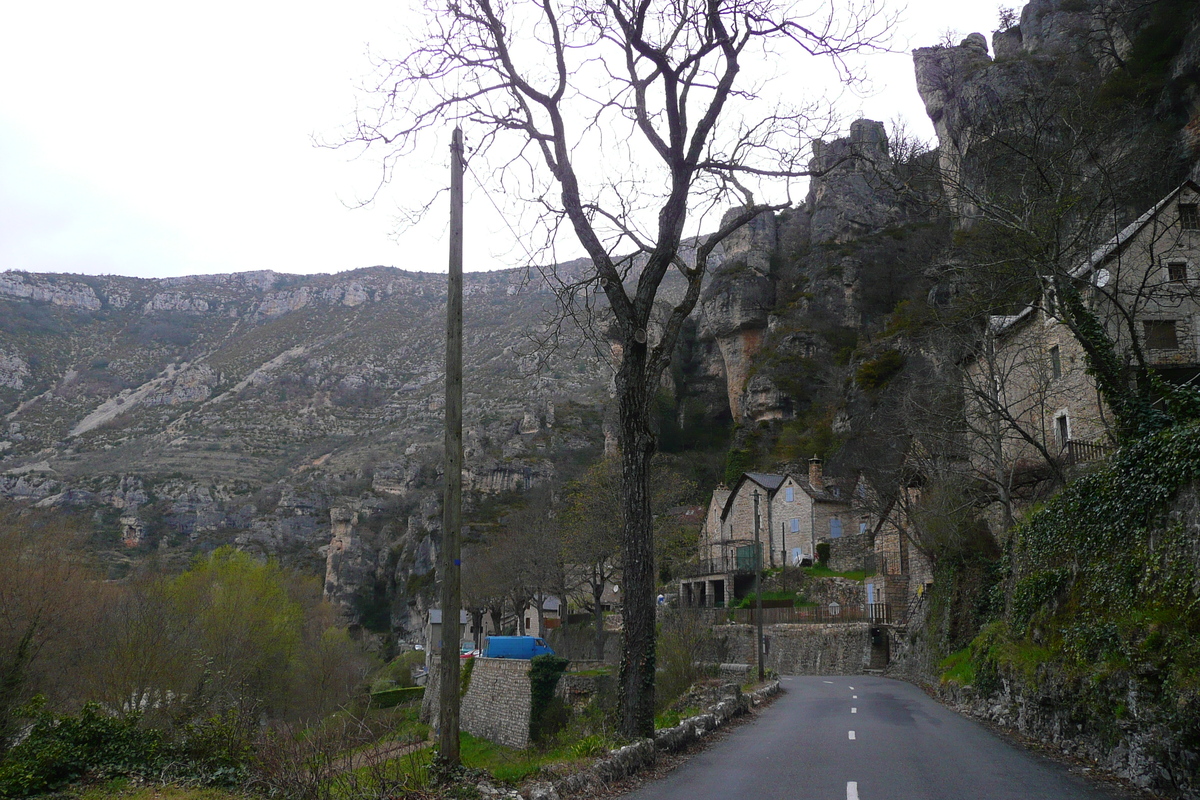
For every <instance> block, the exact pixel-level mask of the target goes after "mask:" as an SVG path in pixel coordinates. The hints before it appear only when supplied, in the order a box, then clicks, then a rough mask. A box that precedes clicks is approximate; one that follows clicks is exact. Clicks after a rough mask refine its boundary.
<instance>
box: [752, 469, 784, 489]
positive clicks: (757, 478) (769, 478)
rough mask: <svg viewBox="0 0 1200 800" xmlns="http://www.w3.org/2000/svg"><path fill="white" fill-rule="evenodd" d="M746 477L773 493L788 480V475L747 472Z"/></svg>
mask: <svg viewBox="0 0 1200 800" xmlns="http://www.w3.org/2000/svg"><path fill="white" fill-rule="evenodd" d="M746 477H747V478H749V479H750V480H752V481H754V482H755V483H757V484H758V485H759V486H762V487H764V488H766V489H768V490H770V491H772V492H773V491H775V490H776V489H778V488H779V486H780V485H781V484H782V483H783V482H784V480H786V479H787V476H786V475H776V474H775V473H773V472H747V473H746Z"/></svg>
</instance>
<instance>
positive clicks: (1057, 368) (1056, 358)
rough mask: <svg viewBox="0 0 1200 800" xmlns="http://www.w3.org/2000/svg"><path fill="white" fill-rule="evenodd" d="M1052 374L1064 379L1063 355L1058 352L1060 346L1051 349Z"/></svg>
mask: <svg viewBox="0 0 1200 800" xmlns="http://www.w3.org/2000/svg"><path fill="white" fill-rule="evenodd" d="M1050 374H1051V375H1052V376H1053V377H1055V378H1061V377H1062V355H1061V354H1060V353H1059V351H1058V345H1054V347H1051V348H1050Z"/></svg>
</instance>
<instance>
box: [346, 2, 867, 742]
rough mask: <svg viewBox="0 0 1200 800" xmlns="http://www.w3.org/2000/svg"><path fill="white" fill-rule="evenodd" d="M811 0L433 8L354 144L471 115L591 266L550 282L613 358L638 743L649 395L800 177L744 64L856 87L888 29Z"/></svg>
mask: <svg viewBox="0 0 1200 800" xmlns="http://www.w3.org/2000/svg"><path fill="white" fill-rule="evenodd" d="M808 5H809V7H808V8H805V7H803V6H802V4H798V3H792V2H783V1H781V0H725V1H724V2H722V0H707V1H706V2H694V1H692V0H684V2H679V3H672V4H666V5H663V4H652V3H650V2H645V0H637V1H636V2H635V0H573V1H572V2H566V3H561V4H560V3H555V2H552V0H539V1H538V2H499V1H498V0H462V1H461V2H454V3H451V4H450V5H449V6H445V5H443V4H441V3H431V4H430V5H429V6H428V12H427V17H426V19H425V20H424V28H423V33H422V35H421V36H420V37H419V38H418V40H417V41H416V42H415V43H414V45H413V49H412V51H411V52H410V53H408V54H407V55H405V56H403V57H401V58H399V59H396V60H388V61H384V62H383V63H382V65H381V66H382V71H383V77H382V79H381V81H380V83H379V87H378V89H379V90H378V92H377V93H376V95H375V97H376V98H377V99H378V101H379V102H378V104H377V106H376V107H375V108H374V109H371V110H370V111H369V112H368V113H365V114H362V115H360V119H359V120H358V124H357V127H356V130H355V131H354V132H353V134H352V135H351V136H349V137H348V139H349V141H352V142H358V143H364V144H366V145H367V146H368V147H371V146H375V147H378V148H381V149H382V150H383V151H384V164H385V176H386V175H387V174H390V171H391V169H392V168H393V167H394V166H395V163H396V161H397V160H398V159H401V158H403V157H405V156H407V155H410V154H412V153H413V152H415V150H416V148H417V146H418V143H419V142H420V141H421V140H422V139H424V138H425V137H426V136H427V135H431V134H432V132H433V131H434V130H435V129H441V128H443V127H445V126H448V125H449V124H451V123H454V124H463V125H465V126H466V127H467V129H468V131H469V132H470V133H471V134H472V138H473V139H474V141H475V144H476V149H475V154H474V156H473V160H474V161H475V162H476V163H478V162H480V161H487V160H488V159H489V158H490V159H492V164H493V166H494V169H495V171H494V173H493V177H494V179H495V182H496V184H497V185H498V186H499V187H500V188H501V189H502V190H504V191H506V192H508V193H510V194H514V195H520V196H522V197H523V199H526V200H528V201H530V203H531V204H532V205H533V207H535V208H537V209H538V210H539V212H540V217H539V220H538V223H539V224H540V227H539V229H540V230H541V232H542V234H543V235H544V237H545V238H544V241H545V242H546V244H547V248H548V249H547V251H544V252H547V253H548V254H549V255H553V253H552V252H551V251H552V250H553V245H554V243H555V241H556V237H557V235H558V234H559V232H560V228H562V227H563V226H565V227H566V228H568V229H569V231H570V232H571V233H572V234H573V235H574V238H575V239H576V240H577V241H578V244H579V245H580V246H581V247H582V248H583V250H584V251H585V252H586V253H587V256H588V258H589V259H590V262H591V268H590V270H586V271H584V273H583V274H582V275H577V276H555V277H557V278H558V279H559V280H558V288H559V293H560V301H561V302H560V304H561V306H562V308H563V309H564V311H565V312H567V313H574V312H575V311H576V310H578V309H579V307H580V306H581V305H582V307H584V308H590V307H591V306H592V304H593V303H595V302H596V301H597V300H598V299H600V296H601V295H602V297H603V300H604V301H606V302H607V305H608V307H609V313H611V315H612V317H613V318H614V320H615V332H616V335H617V340H618V342H617V343H618V345H619V350H620V356H619V363H618V365H617V368H616V397H617V414H618V419H619V432H618V439H619V441H618V444H619V446H620V451H621V459H622V467H621V475H622V485H623V487H624V489H623V493H622V495H623V509H622V514H621V525H622V535H621V539H622V542H621V547H622V551H623V555H624V560H625V578H624V583H625V597H626V605H625V640H624V641H625V645H624V653H623V657H622V667H621V699H620V706H621V719H622V722H621V730H622V732H623V733H625V734H626V735H629V736H635V735H636V736H645V735H649V734H650V733H651V732H652V731H653V716H654V673H655V656H654V647H655V645H654V572H653V560H654V559H653V548H652V538H653V536H652V523H651V518H650V498H649V492H648V488H647V487H648V479H649V464H650V457H651V455H652V454H653V453H654V450H655V437H654V433H653V431H652V429H651V425H650V419H651V406H652V400H653V397H654V394H655V392H656V391H657V389H658V386H659V381H660V378H661V376H662V374H663V370H664V368H665V367H666V365H667V364H668V362H669V361H670V359H671V357H672V354H673V353H674V350H675V345H676V342H677V340H678V337H679V332H680V328H681V327H682V325H683V322H684V320H685V319H686V318H687V316H688V315H689V314H690V313H691V311H692V309H693V308H694V307H695V305H696V302H697V299H698V298H699V295H700V287H701V281H702V280H703V277H704V274H705V271H706V269H707V266H708V261H709V258H710V256H711V254H712V253H713V251H714V250H715V249H716V248H717V247H718V246H719V245H720V243H721V242H722V241H723V240H724V239H725V238H727V237H728V236H729V235H730V234H731V233H732V232H733V231H735V230H737V229H738V228H739V227H741V226H742V225H744V224H746V223H747V222H748V221H750V220H752V219H753V218H754V217H756V216H757V215H759V214H761V213H764V212H769V211H772V210H775V209H779V208H782V207H784V206H785V205H786V203H779V204H771V203H764V202H761V201H758V200H756V199H755V196H754V193H753V192H752V191H751V188H752V186H753V185H754V184H755V182H758V181H761V180H763V179H769V178H780V179H787V178H795V177H801V176H803V175H805V174H806V171H805V170H804V169H802V168H801V167H800V164H801V163H802V162H801V160H800V159H801V157H802V155H803V154H802V153H801V152H800V150H799V148H798V143H799V142H800V141H801V137H802V136H803V135H804V134H805V133H806V131H805V127H806V124H807V122H808V121H809V119H810V117H809V116H806V115H804V114H799V113H796V112H794V111H792V110H790V109H787V108H784V107H783V106H782V105H781V104H780V103H779V102H777V101H776V100H775V99H774V98H769V97H766V96H764V95H763V94H762V93H761V89H762V86H763V82H762V81H760V80H757V79H756V78H754V77H753V76H751V75H750V74H744V75H743V74H742V73H743V72H744V71H746V72H747V73H748V72H749V70H748V68H749V67H751V66H752V65H754V64H755V63H756V62H765V61H768V60H770V61H774V60H776V59H779V58H791V57H792V56H793V55H795V56H796V57H797V58H799V57H803V56H805V55H808V56H813V57H819V58H822V59H831V60H832V62H833V64H834V66H835V67H836V68H838V70H839V71H840V73H841V74H842V75H843V76H845V77H846V78H847V79H848V78H849V77H850V69H849V67H848V65H847V64H846V63H845V60H844V59H845V57H846V56H847V55H848V54H851V53H856V52H860V51H863V50H867V49H871V48H875V47H877V46H878V45H879V42H880V40H881V37H882V36H883V35H884V34H885V33H886V32H887V29H888V27H889V25H890V19H888V18H886V17H885V16H884V15H883V14H882V13H881V11H880V9H879V7H878V5H877V0H856V2H853V3H844V4H825V3H817V2H812V3H810V4H808ZM598 156H600V157H598ZM733 197H736V198H738V202H739V205H738V207H737V209H736V210H735V211H733V212H731V213H729V214H727V215H726V216H725V217H724V219H723V220H722V222H721V224H720V225H719V226H718V229H717V230H716V231H715V232H714V233H712V234H711V235H709V236H707V237H705V238H704V239H703V241H702V242H701V243H700V244H699V245H698V246H697V247H696V250H695V252H694V256H693V258H692V261H691V263H690V264H688V263H685V261H684V259H683V258H682V257H681V247H682V246H683V243H684V241H685V237H686V235H687V232H688V230H687V229H688V223H689V213H690V212H693V211H696V210H698V209H700V208H709V209H711V208H714V207H721V206H724V205H728V204H729V203H730V202H731V200H730V198H733ZM697 219H701V220H702V219H703V217H702V216H701V217H698V218H697ZM693 224H695V220H693ZM635 265H636V266H637V267H638V268H639V271H637V272H636V274H635V272H634V267H635ZM673 270H678V272H679V273H680V275H681V277H682V282H683V284H684V286H683V290H682V291H681V292H680V293H678V294H677V295H676V297H675V298H674V299H673V300H672V301H671V302H670V305H669V309H670V310H669V313H668V314H667V316H666V322H665V324H664V325H663V326H662V328H661V330H660V332H657V335H652V334H651V333H648V331H651V324H650V322H651V314H652V312H653V311H654V309H655V306H656V302H658V301H661V300H662V299H663V297H662V296H661V293H660V287H661V286H662V284H663V281H664V279H665V278H666V277H667V275H668V273H669V272H671V271H673ZM597 289H598V291H597Z"/></svg>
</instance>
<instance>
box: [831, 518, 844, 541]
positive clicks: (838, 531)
mask: <svg viewBox="0 0 1200 800" xmlns="http://www.w3.org/2000/svg"><path fill="white" fill-rule="evenodd" d="M841 535H842V521H841V520H840V519H838V518H837V517H834V518H833V519H831V520H829V538H830V539H837V538H840V537H841Z"/></svg>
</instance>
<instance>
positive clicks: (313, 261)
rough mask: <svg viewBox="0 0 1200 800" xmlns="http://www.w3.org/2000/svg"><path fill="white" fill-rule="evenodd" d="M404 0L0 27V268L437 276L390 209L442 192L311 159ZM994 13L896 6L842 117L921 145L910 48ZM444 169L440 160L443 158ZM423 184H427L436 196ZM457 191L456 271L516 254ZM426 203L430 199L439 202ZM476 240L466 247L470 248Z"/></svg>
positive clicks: (88, 15) (40, 16)
mask: <svg viewBox="0 0 1200 800" xmlns="http://www.w3.org/2000/svg"><path fill="white" fill-rule="evenodd" d="M405 8H406V4H405V2H404V0H391V2H383V0H344V2H341V3H336V4H335V3H329V2H313V1H312V0H293V1H292V2H287V3H283V2H275V1H274V0H271V1H269V2H268V1H267V0H209V2H206V3H203V4H183V3H172V2H162V0H155V1H154V2H150V1H149V0H110V1H109V2H105V3H97V2H95V0H87V1H86V2H84V0H60V1H59V2H55V1H54V0H33V1H30V2H18V1H17V0H14V2H9V3H6V4H5V7H4V14H3V22H2V25H0V75H2V76H3V77H2V78H0V270H4V269H20V270H26V271H30V272H78V273H89V274H101V273H109V274H118V275H136V276H141V277H163V276H172V275H190V274H198V273H213V272H238V271H243V270H252V269H273V270H276V271H280V272H301V273H313V272H339V271H342V270H347V269H357V268H359V267H366V266H372V265H376V264H384V265H390V266H396V267H401V268H404V269H414V270H427V271H442V272H444V271H445V269H446V255H445V252H446V243H445V232H446V228H447V223H446V213H445V212H444V211H439V212H438V213H436V214H434V215H431V217H430V218H429V219H428V220H427V222H426V223H425V224H423V225H422V226H420V227H418V228H416V229H413V230H409V231H407V232H406V233H404V234H402V235H397V234H396V229H397V226H396V221H395V217H396V206H397V203H400V202H403V201H404V200H406V199H407V200H410V201H411V199H412V198H413V197H416V196H424V195H428V194H429V193H430V192H432V191H435V190H436V189H437V188H438V186H440V185H442V184H444V183H446V182H448V178H444V177H442V176H444V174H445V171H444V170H443V169H442V165H432V166H434V167H437V169H436V170H431V169H423V170H413V171H412V172H411V173H405V174H401V175H400V176H399V179H398V180H397V181H396V182H395V183H394V184H393V185H392V186H390V187H389V188H388V189H387V190H386V191H385V192H384V193H383V194H382V195H381V196H380V197H379V199H378V200H377V201H376V202H375V203H374V204H372V205H370V206H368V207H366V208H356V207H353V206H355V205H356V203H355V201H356V199H358V198H360V197H362V196H364V193H366V192H367V191H369V189H370V188H371V187H372V185H373V180H374V177H375V175H376V171H375V167H374V166H373V164H371V163H369V162H364V161H362V160H359V161H354V160H351V159H350V158H349V154H348V153H347V152H345V151H338V150H328V149H322V148H317V147H315V146H314V145H313V142H312V137H313V136H314V135H316V136H323V135H324V136H329V135H334V134H336V132H337V130H338V129H339V127H340V126H342V125H344V124H346V123H347V122H348V121H349V120H351V119H352V117H353V109H354V104H355V100H356V98H357V97H359V95H358V94H357V92H356V86H357V85H358V84H359V83H360V82H361V81H362V80H363V78H364V77H365V76H366V75H367V74H368V73H369V71H370V67H369V63H368V60H367V57H366V52H367V49H368V46H369V47H370V48H371V49H372V50H375V51H377V52H390V51H393V50H394V49H393V48H389V43H392V42H395V41H397V40H398V39H399V38H400V37H401V36H402V34H403V32H404V30H405V26H406V24H407V23H408V21H409V19H411V17H410V15H409V14H408V13H407V12H406V11H405ZM997 18H998V12H997V6H996V5H993V4H989V3H979V2H972V1H970V0H968V2H963V0H910V2H909V3H908V8H907V11H906V12H905V14H904V21H903V23H902V25H901V27H900V29H899V30H898V32H897V36H896V38H895V40H894V43H893V45H894V47H895V48H896V49H897V50H899V51H900V52H898V53H896V54H889V55H877V56H872V57H871V58H869V59H868V60H866V62H865V69H866V70H867V73H868V75H869V76H870V78H871V80H872V82H873V85H874V87H873V88H874V92H873V94H871V95H870V96H867V97H861V98H860V97H853V96H848V97H845V98H844V100H843V111H844V113H845V114H846V115H847V116H848V117H850V118H853V117H856V116H865V117H869V118H872V119H879V120H885V121H886V120H891V119H895V118H898V117H900V118H904V119H906V120H907V121H908V123H909V126H910V128H912V129H914V130H915V131H916V132H918V133H919V134H921V135H922V136H924V137H926V138H932V136H933V131H932V127H931V126H930V124H929V122H928V120H927V119H926V118H925V115H924V111H923V107H922V105H921V103H920V99H919V98H918V97H917V93H916V88H915V83H914V80H913V68H912V59H911V56H910V55H909V53H908V51H909V50H910V49H911V48H913V47H919V46H926V45H930V44H934V43H936V42H937V41H938V40H939V39H940V38H941V36H942V33H943V32H944V31H947V30H951V31H954V32H956V34H957V35H958V37H961V36H963V35H965V34H967V33H970V32H972V31H981V32H983V33H984V34H985V35H986V36H988V38H989V39H990V35H991V30H992V29H993V28H994V27H995V26H996V20H997ZM447 160H448V155H447ZM438 181H442V183H441V184H439V183H438ZM469 184H470V181H468V193H469V196H468V208H467V223H468V226H471V225H472V224H474V230H473V233H474V234H475V235H473V236H472V237H469V238H468V246H467V252H466V261H467V269H468V270H483V269H498V268H503V267H509V266H519V265H520V250H519V248H514V247H513V246H512V244H511V236H510V235H509V234H508V233H507V232H506V231H505V230H504V228H503V226H502V223H500V221H499V220H498V218H497V215H496V213H495V212H494V211H493V210H492V208H491V204H490V203H489V202H488V199H487V197H485V196H484V195H483V193H482V192H481V191H479V190H478V189H474V190H473V189H472V187H471V186H470V185H469ZM443 205H444V202H443ZM480 234H482V235H480Z"/></svg>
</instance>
